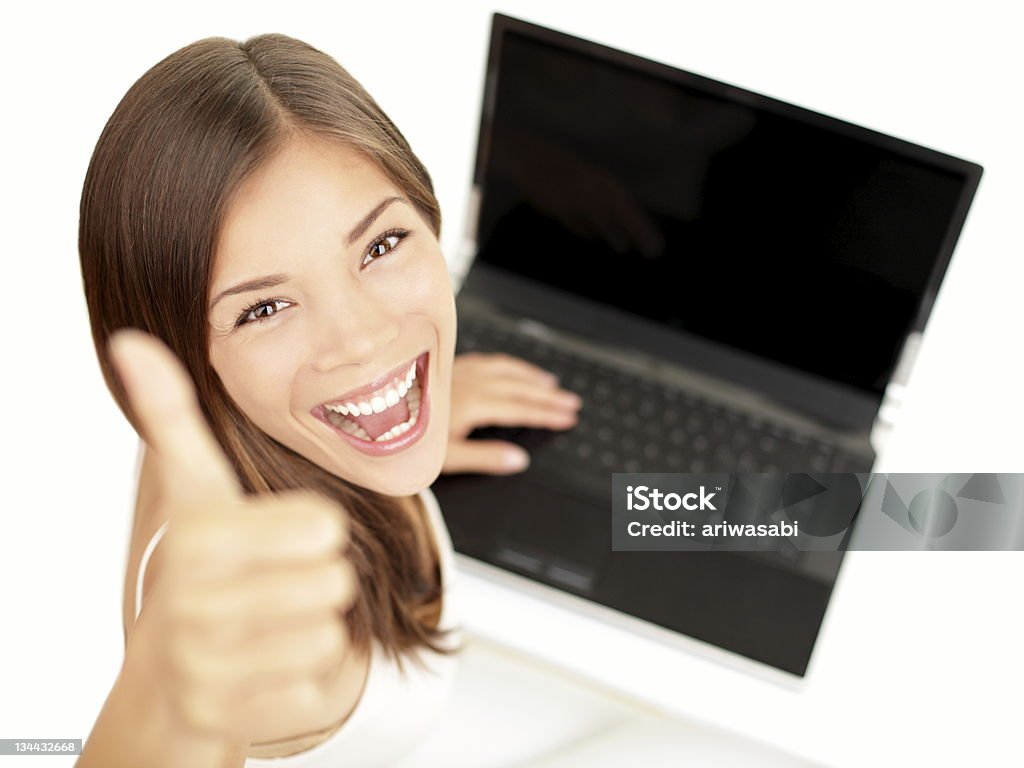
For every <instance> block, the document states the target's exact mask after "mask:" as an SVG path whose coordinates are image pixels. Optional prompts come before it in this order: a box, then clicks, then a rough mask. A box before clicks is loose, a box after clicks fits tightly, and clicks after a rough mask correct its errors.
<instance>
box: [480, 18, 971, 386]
mask: <svg viewBox="0 0 1024 768" xmlns="http://www.w3.org/2000/svg"><path fill="white" fill-rule="evenodd" d="M561 37H564V38H565V39H567V40H575V39H574V38H569V37H568V36H561ZM559 38H560V36H557V35H549V36H547V37H545V38H544V40H543V41H542V40H539V39H536V38H534V37H532V36H531V35H528V34H525V33H523V32H521V31H519V30H517V29H506V30H505V34H504V37H503V39H502V41H501V45H500V46H499V47H498V48H497V49H496V53H494V54H492V56H496V57H497V61H495V60H492V62H491V78H489V81H490V82H489V85H488V91H489V93H488V95H487V105H488V107H487V110H486V112H485V120H484V122H485V125H484V136H485V140H484V141H483V142H482V143H481V147H480V157H479V159H478V169H477V175H478V178H477V182H478V184H479V185H480V188H481V193H482V198H481V209H480V219H479V223H478V230H477V256H476V258H477V260H478V261H482V262H484V263H488V264H490V265H492V266H495V267H498V268H501V269H505V270H510V271H512V272H515V273H517V274H518V275H520V276H522V277H526V278H529V279H531V280H537V281H540V282H542V283H545V284H547V285H549V286H552V287H556V288H560V289H564V290H566V291H569V292H572V293H574V294H577V295H580V296H583V297H585V298H589V299H593V300H595V301H597V302H601V303H602V304H610V305H613V306H617V307H619V308H621V309H623V310H625V311H628V312H631V313H635V314H636V315H638V316H641V317H644V318H647V319H649V320H653V321H656V322H659V323H663V324H665V325H666V326H669V327H671V328H674V329H679V330H681V331H685V332H689V333H691V334H696V335H698V336H700V337H704V338H707V339H711V340H713V341H715V342H720V343H723V344H725V345H729V346H731V347H735V348H738V349H741V350H744V351H746V352H748V353H751V354H754V355H757V356H760V357H763V358H766V359H769V360H772V361H774V362H776V363H781V364H784V365H787V366H792V367H793V368H796V369H800V370H803V371H806V372H809V373H812V374H817V375H819V376H822V377H825V378H827V379H830V380H833V381H837V382H842V383H845V384H848V385H851V386H853V387H856V388H858V389H861V390H866V391H869V392H873V393H878V394H881V393H882V392H883V390H884V388H885V385H886V383H887V382H888V381H889V378H890V375H891V373H892V369H893V367H894V366H895V363H896V358H897V357H898V354H899V351H900V348H901V345H902V343H903V340H904V339H905V337H906V334H907V333H908V332H909V331H910V330H911V329H912V328H913V326H914V323H915V320H916V318H918V317H919V315H920V313H921V310H922V305H923V304H924V303H927V304H928V308H929V309H930V303H931V301H932V300H933V299H934V296H929V295H928V293H929V286H934V285H935V284H937V280H938V279H940V278H941V275H942V273H943V272H944V270H945V267H946V263H947V262H948V258H949V255H950V253H951V251H952V247H953V243H954V242H955V239H956V235H957V234H958V233H959V229H960V226H962V223H963V215H964V211H965V210H966V207H965V205H966V203H965V198H966V199H967V201H968V202H969V197H970V195H971V194H973V191H974V186H976V184H977V178H976V177H975V178H972V172H971V170H970V167H971V166H970V164H967V163H963V162H962V161H954V160H955V159H954V158H949V157H947V156H945V155H940V154H939V153H937V152H932V151H931V150H925V149H923V148H920V147H915V146H914V145H910V144H908V143H906V142H902V141H898V140H895V139H891V138H889V137H885V136H882V135H881V134H876V133H874V132H872V131H868V130H866V129H863V128H858V127H856V126H851V125H849V124H847V123H841V122H840V121H837V120H832V119H831V118H826V117H824V116H821V115H816V114H814V113H810V112H808V111H807V110H803V109H800V108H797V107H792V106H790V105H785V104H782V103H781V102H776V101H774V100H771V99H767V98H765V97H760V96H757V95H756V94H751V93H749V92H746V91H741V90H740V89H736V88H732V87H730V86H726V85H724V84H721V83H715V82H714V81H709V80H707V79H705V78H702V77H698V76H696V75H690V74H688V73H685V72H681V71H679V70H675V69H671V68H669V67H666V66H663V65H655V64H653V62H648V61H646V60H643V59H640V58H639V57H634V56H630V55H627V54H623V53H621V52H615V56H614V57H609V56H605V55H602V51H603V50H607V49H603V48H602V47H601V46H597V45H595V44H593V43H587V44H586V45H587V46H588V47H587V48H586V49H585V50H581V49H580V47H579V46H571V45H566V46H562V45H559V44H557V43H556V42H554V40H556V39H559ZM495 72H496V73H497V77H496V79H495V77H494V75H495ZM947 161H948V162H947ZM958 163H959V164H960V165H959V166H958V165H957V164H958ZM978 170H979V172H980V169H978ZM958 218H959V221H958V220H957V219H958Z"/></svg>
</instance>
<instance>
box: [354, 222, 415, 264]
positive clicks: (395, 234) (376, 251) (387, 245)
mask: <svg viewBox="0 0 1024 768" xmlns="http://www.w3.org/2000/svg"><path fill="white" fill-rule="evenodd" d="M408 234H409V230H407V229H390V230H388V231H387V232H385V233H384V234H383V235H381V236H380V237H378V238H377V239H376V240H374V241H373V245H371V246H370V249H369V250H368V251H367V252H366V255H365V256H364V257H363V263H362V264H360V266H362V267H365V266H366V265H367V264H368V263H370V262H372V261H374V260H375V259H379V258H380V257H381V256H384V255H385V254H387V253H389V252H391V251H393V250H394V249H395V248H397V247H398V244H399V243H400V242H402V240H404V239H405V238H406V237H407V236H408Z"/></svg>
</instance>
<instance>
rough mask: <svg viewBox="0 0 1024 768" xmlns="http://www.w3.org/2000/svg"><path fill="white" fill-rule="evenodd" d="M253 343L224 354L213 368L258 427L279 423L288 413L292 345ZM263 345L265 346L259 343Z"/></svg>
mask: <svg viewBox="0 0 1024 768" xmlns="http://www.w3.org/2000/svg"><path fill="white" fill-rule="evenodd" d="M269 339H270V335H268V336H267V339H266V340H256V341H254V342H253V343H249V344H246V345H244V346H241V347H239V348H238V349H236V350H233V351H232V352H231V353H230V354H226V355H223V356H222V357H221V359H219V360H218V361H217V364H216V365H215V368H216V370H217V373H218V375H219V376H220V377H221V381H222V382H223V383H224V388H225V389H226V390H227V392H228V394H229V395H230V396H231V399H232V400H234V401H235V403H236V405H238V407H239V408H240V409H241V410H242V412H243V413H245V414H246V416H248V417H249V418H250V419H252V420H253V421H254V422H255V423H256V424H257V425H258V426H260V427H263V428H266V427H267V426H269V425H271V424H273V423H275V422H276V421H280V420H282V419H283V418H284V417H285V416H286V415H287V413H288V405H289V402H290V396H291V383H292V372H293V371H294V370H295V366H296V365H297V364H298V363H297V361H296V360H294V359H293V358H294V355H295V346H294V345H287V344H271V343H265V342H266V341H269ZM260 342H264V343H260Z"/></svg>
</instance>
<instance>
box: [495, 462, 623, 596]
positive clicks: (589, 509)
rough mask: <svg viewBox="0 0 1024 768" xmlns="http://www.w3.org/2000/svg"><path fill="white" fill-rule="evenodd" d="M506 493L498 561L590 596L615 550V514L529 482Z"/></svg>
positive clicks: (498, 544)
mask: <svg viewBox="0 0 1024 768" xmlns="http://www.w3.org/2000/svg"><path fill="white" fill-rule="evenodd" d="M507 491H508V493H507V495H505V496H504V497H503V498H502V501H501V505H502V507H504V508H505V509H506V510H507V511H506V514H505V515H504V517H505V526H504V528H503V530H502V531H501V532H500V534H499V536H498V540H497V551H496V552H495V556H496V558H497V559H499V560H501V562H502V563H504V564H507V565H509V566H512V567H514V568H516V569H517V570H525V571H527V572H530V573H533V574H536V575H538V576H541V577H543V578H545V580H550V581H554V582H557V583H558V585H559V586H562V587H566V588H569V589H572V590H574V591H578V592H581V593H587V592H590V591H591V588H592V586H593V584H594V582H595V580H596V578H597V574H598V571H599V570H600V567H601V565H602V564H603V563H604V560H605V558H606V557H607V555H608V553H609V552H610V550H611V529H610V525H611V523H610V520H611V513H610V511H609V510H608V509H607V508H605V507H603V506H601V505H599V504H597V503H595V502H594V501H588V500H586V499H580V498H577V497H576V496H573V495H571V494H568V493H565V492H563V491H560V490H557V489H555V488H551V487H548V486H546V485H542V484H539V483H535V482H531V481H529V480H527V479H525V478H522V479H521V481H520V482H518V483H515V484H514V485H513V486H512V487H510V488H508V489H507Z"/></svg>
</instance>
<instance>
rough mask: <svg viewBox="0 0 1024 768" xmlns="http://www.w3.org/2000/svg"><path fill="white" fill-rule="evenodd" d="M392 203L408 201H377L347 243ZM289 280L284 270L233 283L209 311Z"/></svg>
mask: <svg viewBox="0 0 1024 768" xmlns="http://www.w3.org/2000/svg"><path fill="white" fill-rule="evenodd" d="M392 203H406V200H405V198H404V197H388V198H385V199H384V200H381V201H380V202H379V203H377V205H376V206H375V207H374V208H373V210H372V211H370V212H369V213H368V214H366V216H364V217H363V218H362V219H361V220H360V222H359V223H358V224H356V225H355V226H354V227H353V228H352V231H351V232H349V233H348V238H347V239H346V241H345V242H346V245H347V246H351V245H352V243H354V242H355V241H356V240H358V239H359V238H360V237H362V236H363V235H364V234H365V233H366V230H368V229H369V228H370V226H371V225H372V224H373V222H375V221H376V220H377V219H378V218H379V217H380V215H381V214H382V213H384V209H385V208H387V207H388V206H389V205H391V204H392ZM289 280H291V275H288V274H285V273H284V272H278V273H277V274H274V275H264V276H263V277H256V278H253V279H252V280H246V281H244V282H241V283H238V284H237V285H233V286H231V287H230V288H226V289H224V290H223V291H221V292H220V293H218V294H217V297H216V298H215V299H214V300H213V301H212V302H210V307H209V309H208V310H207V311H212V310H213V308H214V307H215V306H216V305H217V302H218V301H220V300H221V299H223V298H224V297H225V296H235V295H237V294H239V293H248V292H249V291H259V290H264V289H266V288H274V287H275V286H278V285H281V284H282V283H287V282H288V281H289Z"/></svg>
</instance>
